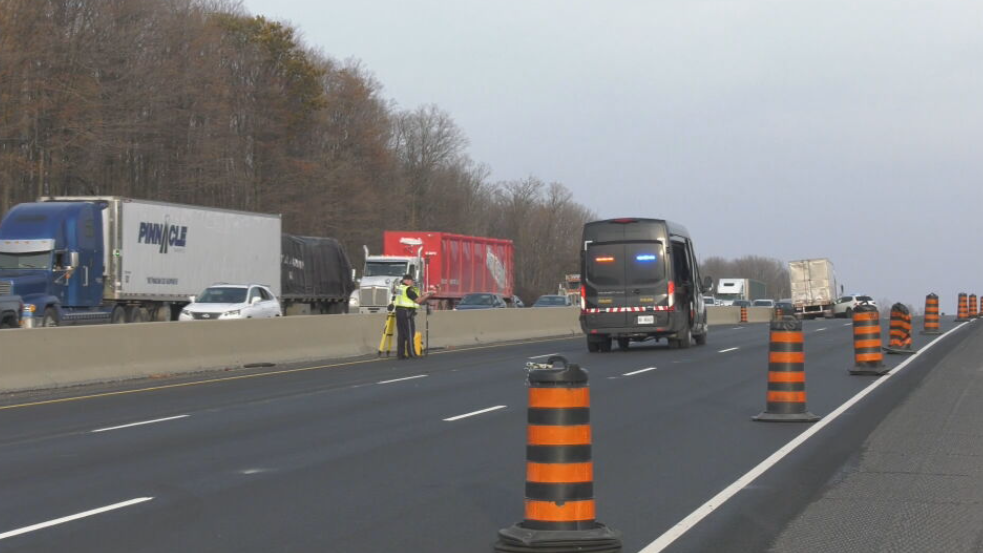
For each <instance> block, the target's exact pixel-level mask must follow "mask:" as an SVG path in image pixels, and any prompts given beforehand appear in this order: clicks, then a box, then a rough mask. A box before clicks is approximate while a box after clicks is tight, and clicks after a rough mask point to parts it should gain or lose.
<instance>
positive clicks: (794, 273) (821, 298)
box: [788, 258, 842, 319]
mask: <svg viewBox="0 0 983 553" xmlns="http://www.w3.org/2000/svg"><path fill="white" fill-rule="evenodd" d="M788 274H789V280H790V281H791V285H792V304H793V305H795V312H796V313H798V314H800V315H802V318H803V319H813V318H815V317H819V316H823V317H826V318H830V317H832V316H833V305H834V304H835V303H836V295H837V288H836V271H835V270H833V263H832V262H831V261H830V260H828V259H824V258H819V259H803V260H800V261H789V263H788ZM840 293H842V292H840Z"/></svg>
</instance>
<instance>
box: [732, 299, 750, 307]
mask: <svg viewBox="0 0 983 553" xmlns="http://www.w3.org/2000/svg"><path fill="white" fill-rule="evenodd" d="M731 306H733V307H751V302H749V301H747V300H734V303H732V304H731Z"/></svg>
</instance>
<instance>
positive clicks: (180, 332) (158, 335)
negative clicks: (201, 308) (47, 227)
mask: <svg viewBox="0 0 983 553" xmlns="http://www.w3.org/2000/svg"><path fill="white" fill-rule="evenodd" d="M577 317H578V311H577V310H575V309H501V310H488V311H444V312H436V313H433V314H431V315H430V345H431V347H445V348H453V347H464V346H474V345H480V344H491V343H495V342H504V341H511V340H523V339H532V338H545V337H551V336H573V335H576V334H579V333H580V326H579V323H578V320H577ZM384 321H385V316H384V314H375V315H344V316H340V315H339V316H323V315H322V316H300V317H286V318H282V319H271V320H247V321H221V322H218V321H216V322H187V323H174V322H171V323H146V324H130V325H104V326H88V327H66V328H39V329H31V330H5V331H3V332H0V357H2V363H0V392H11V391H18V390H30V389H43V388H55V387H63V386H70V385H76V384H85V383H91V382H112V381H120V380H126V379H132V378H140V377H148V376H154V375H161V374H175V373H190V372H198V371H206V370H220V369H224V368H240V367H243V366H244V365H248V364H251V363H278V364H282V363H296V362H305V361H315V360H323V359H343V358H351V357H358V356H362V355H369V354H374V353H375V352H376V349H377V348H378V345H379V338H380V336H381V333H382V328H383V323H384ZM417 326H418V328H419V330H421V331H423V330H424V327H425V320H424V315H423V314H422V313H421V314H420V315H419V316H418V320H417Z"/></svg>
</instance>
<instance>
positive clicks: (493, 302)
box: [454, 292, 508, 311]
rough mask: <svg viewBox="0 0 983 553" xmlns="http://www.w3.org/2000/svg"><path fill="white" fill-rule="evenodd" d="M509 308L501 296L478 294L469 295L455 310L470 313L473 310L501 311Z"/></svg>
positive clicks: (462, 299)
mask: <svg viewBox="0 0 983 553" xmlns="http://www.w3.org/2000/svg"><path fill="white" fill-rule="evenodd" d="M505 307H508V303H507V302H506V301H505V297H504V296H502V295H501V294H491V293H486V292H478V293H474V294H467V295H465V296H464V297H463V298H461V301H460V302H459V303H458V304H457V307H455V308H454V310H455V311H469V310H472V309H499V308H505Z"/></svg>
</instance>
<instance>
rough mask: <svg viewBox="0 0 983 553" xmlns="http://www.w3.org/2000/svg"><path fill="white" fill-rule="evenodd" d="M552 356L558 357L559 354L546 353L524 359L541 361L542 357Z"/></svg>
mask: <svg viewBox="0 0 983 553" xmlns="http://www.w3.org/2000/svg"><path fill="white" fill-rule="evenodd" d="M554 355H560V354H559V353H547V354H546V355H533V356H532V357H527V358H526V359H542V358H543V357H553V356H554Z"/></svg>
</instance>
